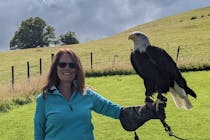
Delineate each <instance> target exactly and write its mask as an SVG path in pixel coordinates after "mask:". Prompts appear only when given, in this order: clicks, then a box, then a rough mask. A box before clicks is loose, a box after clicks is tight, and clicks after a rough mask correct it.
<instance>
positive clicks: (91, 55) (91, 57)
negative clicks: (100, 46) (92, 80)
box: [90, 52, 93, 69]
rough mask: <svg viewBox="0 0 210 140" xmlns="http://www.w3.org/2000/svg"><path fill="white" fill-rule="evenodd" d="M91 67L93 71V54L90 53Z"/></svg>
mask: <svg viewBox="0 0 210 140" xmlns="http://www.w3.org/2000/svg"><path fill="white" fill-rule="evenodd" d="M90 66H91V69H93V53H92V52H90Z"/></svg>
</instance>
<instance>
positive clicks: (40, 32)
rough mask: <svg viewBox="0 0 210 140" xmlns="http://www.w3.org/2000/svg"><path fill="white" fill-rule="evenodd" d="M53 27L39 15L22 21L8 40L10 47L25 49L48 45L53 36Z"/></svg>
mask: <svg viewBox="0 0 210 140" xmlns="http://www.w3.org/2000/svg"><path fill="white" fill-rule="evenodd" d="M54 31H55V30H54V28H53V27H51V26H49V25H47V24H46V23H45V21H44V20H43V19H41V18H39V17H35V18H32V17H31V18H29V19H26V20H25V21H22V23H21V26H20V27H19V30H18V31H16V32H15V35H14V37H13V38H12V40H11V41H10V49H11V50H12V49H25V48H35V47H38V46H39V47H44V46H49V44H50V43H51V40H53V39H54V38H55V33H54Z"/></svg>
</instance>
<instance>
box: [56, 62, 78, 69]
mask: <svg viewBox="0 0 210 140" xmlns="http://www.w3.org/2000/svg"><path fill="white" fill-rule="evenodd" d="M66 65H68V67H69V68H72V69H73V68H76V63H66V62H59V63H58V66H59V67H60V68H65V67H66Z"/></svg>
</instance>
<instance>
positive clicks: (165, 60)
mask: <svg viewBox="0 0 210 140" xmlns="http://www.w3.org/2000/svg"><path fill="white" fill-rule="evenodd" d="M128 38H129V39H131V40H133V43H134V51H133V52H132V53H131V56H130V60H131V64H132V66H133V68H134V70H135V71H136V73H137V74H138V75H139V76H140V77H141V78H142V79H143V81H144V86H145V89H146V91H145V96H146V97H145V102H146V103H148V102H153V100H152V99H151V98H150V97H151V96H153V94H154V93H156V92H157V93H158V95H157V98H158V99H160V100H166V98H165V97H164V96H163V95H162V94H163V93H167V92H168V91H170V92H171V93H172V94H171V95H172V98H173V100H174V102H175V104H176V106H177V108H184V109H191V108H192V104H191V102H190V101H189V99H188V95H191V96H192V97H194V98H196V94H195V92H194V91H193V90H192V89H190V88H189V87H188V85H187V82H186V80H185V79H184V77H183V76H182V75H181V73H180V71H179V70H178V68H177V65H176V63H175V62H174V61H173V59H172V58H171V57H170V56H169V54H168V53H167V52H166V51H165V50H163V49H161V48H159V47H156V46H152V45H151V44H150V41H149V39H148V37H147V36H146V35H145V34H144V33H142V32H139V31H135V32H133V33H132V34H130V35H129V37H128Z"/></svg>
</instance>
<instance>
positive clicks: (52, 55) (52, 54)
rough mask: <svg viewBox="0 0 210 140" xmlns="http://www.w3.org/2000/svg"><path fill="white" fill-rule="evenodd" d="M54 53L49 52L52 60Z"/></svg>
mask: <svg viewBox="0 0 210 140" xmlns="http://www.w3.org/2000/svg"><path fill="white" fill-rule="evenodd" d="M53 57H54V53H51V61H53Z"/></svg>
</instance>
